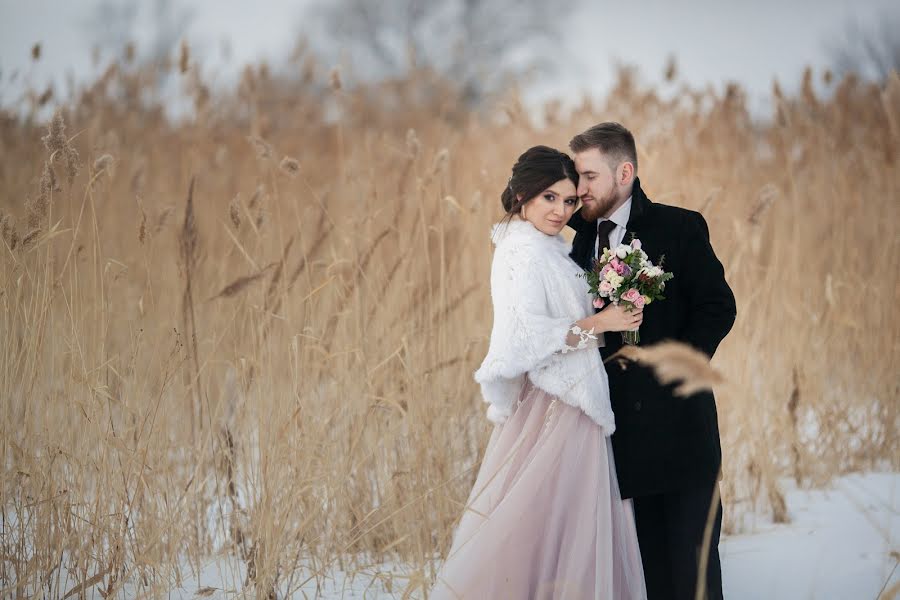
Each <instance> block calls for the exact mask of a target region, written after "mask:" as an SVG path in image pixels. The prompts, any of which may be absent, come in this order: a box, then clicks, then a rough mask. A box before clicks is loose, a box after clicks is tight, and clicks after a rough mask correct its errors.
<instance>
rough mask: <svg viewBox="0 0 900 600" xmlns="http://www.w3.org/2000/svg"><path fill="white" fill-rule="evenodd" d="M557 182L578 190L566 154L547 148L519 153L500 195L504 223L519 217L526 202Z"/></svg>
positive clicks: (571, 164)
mask: <svg viewBox="0 0 900 600" xmlns="http://www.w3.org/2000/svg"><path fill="white" fill-rule="evenodd" d="M561 179H569V180H571V181H572V183H574V184H575V187H576V189H577V188H578V171H576V170H575V162H574V161H573V160H572V159H571V158H569V155H568V154H566V153H564V152H560V151H559V150H556V149H555V148H550V147H548V146H534V147H533V148H529V149H528V150H526V151H525V152H523V153H522V155H521V156H520V157H519V160H517V161H516V164H514V165H513V168H512V176H511V177H510V178H509V182H508V183H507V185H506V189H505V190H503V193H502V194H500V201H501V202H502V203H503V210H505V211H506V217H505V219H511V218H512V216H513V215H518V214H520V213H521V212H522V207H523V206H525V205H526V204H527V203H528V201H529V200H531V199H532V198H534V197H535V196H537V195H538V194H540V193H541V192H543V191H544V190H546V189H547V188H549V187H550V186H551V185H553V184H554V183H556V182H557V181H560V180H561Z"/></svg>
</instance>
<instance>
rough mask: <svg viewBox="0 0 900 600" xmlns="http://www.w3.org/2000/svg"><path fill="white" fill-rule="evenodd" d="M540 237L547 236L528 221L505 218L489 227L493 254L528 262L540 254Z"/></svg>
mask: <svg viewBox="0 0 900 600" xmlns="http://www.w3.org/2000/svg"><path fill="white" fill-rule="evenodd" d="M541 237H547V236H545V235H544V234H543V233H541V232H540V231H538V230H537V229H536V228H535V227H534V225H532V224H531V223H529V222H528V221H523V220H520V219H511V220H510V219H507V220H504V221H501V222H500V223H496V224H495V225H494V226H493V227H491V241H492V242H493V244H494V246H495V249H494V256H495V257H503V258H506V259H509V260H514V261H515V262H523V261H525V262H529V261H531V260H532V259H534V258H536V257H537V256H538V255H540V254H541V248H542V242H544V240H542V239H541Z"/></svg>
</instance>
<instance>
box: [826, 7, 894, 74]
mask: <svg viewBox="0 0 900 600" xmlns="http://www.w3.org/2000/svg"><path fill="white" fill-rule="evenodd" d="M898 31H900V11H897V10H894V11H893V12H887V11H885V12H884V13H882V14H881V15H880V17H879V18H878V19H877V20H875V21H873V22H871V23H869V24H868V25H865V26H864V25H861V24H860V23H859V21H856V20H853V21H850V22H848V23H847V24H846V25H845V27H844V30H843V33H842V35H839V36H836V37H835V38H834V39H832V40H830V41H829V42H828V43H827V44H826V48H827V50H828V54H829V56H830V58H831V63H832V67H833V69H834V71H835V72H836V74H838V75H843V74H845V73H849V72H854V73H856V74H857V75H859V76H861V77H864V78H866V79H873V80H876V81H887V78H888V77H889V76H890V74H891V71H897V72H898V73H900V36H898V35H897V32H898Z"/></svg>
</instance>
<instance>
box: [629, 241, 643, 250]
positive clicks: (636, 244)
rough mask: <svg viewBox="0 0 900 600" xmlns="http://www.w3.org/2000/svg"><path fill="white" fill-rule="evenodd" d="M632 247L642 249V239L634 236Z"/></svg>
mask: <svg viewBox="0 0 900 600" xmlns="http://www.w3.org/2000/svg"><path fill="white" fill-rule="evenodd" d="M631 247H632V248H634V249H635V250H640V249H641V240H639V239H637V238H634V239H633V240H631Z"/></svg>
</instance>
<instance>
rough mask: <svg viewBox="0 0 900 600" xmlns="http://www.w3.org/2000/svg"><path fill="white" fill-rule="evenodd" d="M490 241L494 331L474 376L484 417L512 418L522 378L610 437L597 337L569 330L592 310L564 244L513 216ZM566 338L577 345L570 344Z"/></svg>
mask: <svg viewBox="0 0 900 600" xmlns="http://www.w3.org/2000/svg"><path fill="white" fill-rule="evenodd" d="M491 236H492V238H493V240H494V244H495V246H496V249H495V250H494V260H493V263H492V265H491V297H492V299H493V303H494V326H493V329H492V330H491V341H490V346H489V348H488V353H487V356H486V357H485V359H484V362H482V364H481V367H479V369H478V370H477V371H476V372H475V381H477V382H478V383H479V384H480V385H481V393H482V395H483V396H484V400H485V402H487V403H489V405H490V406H489V407H488V411H487V416H488V419H490V420H491V421H493V422H495V423H502V422H504V421H505V420H506V419H507V418H508V417H509V416H510V415H511V414H512V412H513V410H515V407H516V402H517V400H518V398H519V393H520V392H521V390H522V387H523V385H524V383H525V376H526V374H527V375H528V378H529V379H531V382H532V383H533V384H534V385H535V386H537V387H539V388H540V389H542V390H544V391H546V392H548V393H549V394H551V395H554V396H556V397H557V398H559V399H560V400H561V401H562V402H565V403H566V404H569V405H571V406H574V407H576V408H579V409H581V410H582V411H583V412H584V413H585V414H586V415H587V416H588V417H590V418H591V419H593V420H594V421H595V422H596V423H597V424H598V425H600V426H601V427H602V428H603V430H604V432H605V434H606V435H612V433H613V431H615V419H614V417H613V412H612V408H611V406H610V403H609V384H608V380H607V377H606V370H605V368H604V366H603V361H602V360H601V358H600V353H599V352H598V351H597V345H598V343H597V341H596V338H597V336H592V335H589V334H587V332H583V331H581V330H579V329H578V328H577V326H576V325H575V322H576V321H579V320H581V319H583V318H585V317H587V316H589V315H591V314H593V308H592V305H591V298H590V295H589V292H588V284H587V280H586V279H585V278H584V277H583V275H582V270H581V268H580V267H579V266H578V265H577V264H575V262H574V261H572V260H571V259H570V258H569V251H570V244H568V243H567V242H566V241H565V239H564V238H563V237H562V236H561V235H555V236H551V235H547V234H545V233H542V232H541V231H539V230H538V229H537V228H536V227H535V226H534V225H532V224H531V223H529V222H528V221H524V220H521V219H519V218H516V217H514V218H513V219H512V220H511V221H510V222H509V223H508V224H506V223H502V224H497V225H494V227H493V228H492V230H491ZM570 334H575V335H574V336H572V335H570ZM567 338H569V342H571V341H572V339H573V338H574V339H576V340H579V338H580V340H579V343H577V344H576V345H575V346H571V345H569V344H568V343H567Z"/></svg>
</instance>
